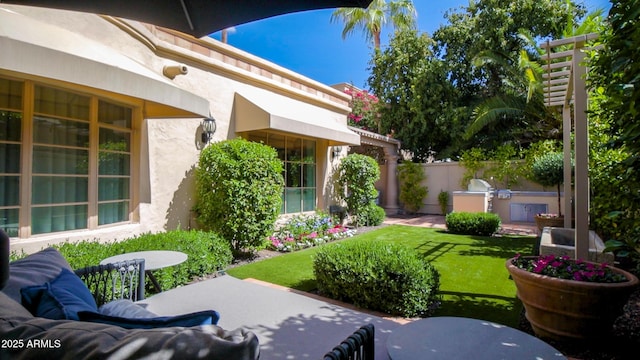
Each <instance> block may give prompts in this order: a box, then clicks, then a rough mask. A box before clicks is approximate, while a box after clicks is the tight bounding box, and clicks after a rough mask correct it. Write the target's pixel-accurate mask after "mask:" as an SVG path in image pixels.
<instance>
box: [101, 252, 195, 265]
mask: <svg viewBox="0 0 640 360" xmlns="http://www.w3.org/2000/svg"><path fill="white" fill-rule="evenodd" d="M133 259H144V269H145V270H157V269H162V268H166V267H169V266H174V265H178V264H181V263H183V262H185V261H186V260H187V254H185V253H183V252H180V251H168V250H149V251H137V252H130V253H126V254H120V255H116V256H111V257H108V258H106V259H104V260H102V261H100V265H104V264H109V263H114V262H118V261H124V260H133Z"/></svg>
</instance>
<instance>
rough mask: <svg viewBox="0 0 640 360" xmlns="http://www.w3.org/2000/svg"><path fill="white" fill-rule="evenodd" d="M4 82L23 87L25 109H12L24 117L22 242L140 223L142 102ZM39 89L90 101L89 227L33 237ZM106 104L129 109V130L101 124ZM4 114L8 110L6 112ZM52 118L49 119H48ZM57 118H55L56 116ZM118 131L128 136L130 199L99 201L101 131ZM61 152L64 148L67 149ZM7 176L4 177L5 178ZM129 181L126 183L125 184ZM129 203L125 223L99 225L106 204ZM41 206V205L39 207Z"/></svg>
mask: <svg viewBox="0 0 640 360" xmlns="http://www.w3.org/2000/svg"><path fill="white" fill-rule="evenodd" d="M0 78H1V79H6V80H10V81H17V82H20V83H21V84H22V108H21V109H11V110H10V111H15V112H21V113H22V124H21V126H22V130H21V132H22V133H21V143H20V146H21V147H20V152H21V153H20V181H19V182H20V183H19V191H20V194H19V199H20V200H19V205H18V208H19V225H18V235H17V237H19V238H31V237H38V236H47V235H51V234H56V233H65V232H71V231H79V230H80V231H82V230H85V231H88V230H97V229H100V228H105V227H112V226H121V225H126V224H130V223H133V222H137V221H139V213H138V211H139V210H138V204H139V194H138V191H137V190H136V189H137V187H136V185H135V184H137V183H139V170H138V166H137V164H138V163H139V154H140V139H139V136H138V134H139V128H140V125H141V123H142V118H143V116H142V109H143V102H142V101H141V100H138V99H132V98H130V97H127V96H124V95H119V94H112V93H109V92H106V91H102V90H95V89H89V88H84V87H81V86H60V85H59V84H57V83H55V82H48V81H41V80H32V79H25V78H19V77H15V76H8V75H5V74H0ZM65 85H66V84H65ZM36 86H42V87H46V88H52V89H56V90H60V91H64V92H67V93H72V94H77V95H79V96H85V97H88V98H89V99H90V100H89V104H90V105H89V119H88V123H89V147H88V153H89V155H88V163H89V164H88V166H89V170H88V194H87V198H88V201H87V221H86V227H82V228H78V229H74V230H62V231H50V232H42V233H38V234H33V233H32V226H33V222H32V216H31V213H32V209H33V208H34V207H35V206H36V205H35V204H32V193H31V183H32V180H33V176H34V172H33V155H34V146H37V144H36V143H35V141H34V139H33V136H34V135H33V134H34V118H35V116H36V113H35V100H36V99H35V93H36V91H35V88H36ZM101 101H102V102H106V103H108V104H112V105H117V106H122V107H126V108H128V109H129V111H130V114H131V121H130V128H128V129H127V128H123V127H119V126H114V125H112V124H109V123H102V122H100V121H99V119H98V104H99V103H100V102H101ZM3 110H5V109H4V108H3ZM37 116H42V114H41V113H38V114H37ZM46 116H49V115H46ZM54 117H55V116H54ZM101 128H107V129H111V130H113V129H115V130H117V131H125V132H128V134H129V151H128V156H129V164H128V175H127V176H128V182H127V183H128V197H127V199H117V200H113V201H111V200H108V201H100V200H99V195H98V189H99V186H98V183H99V179H100V178H101V176H100V174H99V168H98V167H99V165H98V156H99V152H100V149H99V142H100V137H99V136H100V129H101ZM62 148H65V147H64V146H63V147H62ZM4 175H6V174H3V176H4ZM120 175H122V174H119V175H115V177H120V178H123V177H124V176H120ZM125 181H126V180H125ZM122 201H126V202H128V209H127V210H126V212H125V213H124V220H123V221H116V222H113V223H107V224H104V225H99V224H98V222H99V220H98V215H99V210H98V209H99V206H100V204H103V203H109V202H122ZM74 204H75V203H55V204H52V205H51V207H52V208H53V207H55V206H66V205H74ZM2 205H4V204H0V209H7V208H13V207H15V206H2ZM37 206H41V205H37Z"/></svg>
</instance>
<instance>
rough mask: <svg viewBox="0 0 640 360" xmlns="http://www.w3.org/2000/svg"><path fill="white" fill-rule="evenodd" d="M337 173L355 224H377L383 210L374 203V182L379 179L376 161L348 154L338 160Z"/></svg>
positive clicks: (359, 155) (376, 195) (380, 219)
mask: <svg viewBox="0 0 640 360" xmlns="http://www.w3.org/2000/svg"><path fill="white" fill-rule="evenodd" d="M338 173H339V177H338V186H340V188H341V189H345V191H346V196H344V200H345V202H346V203H347V209H348V211H349V213H350V214H351V215H353V216H354V217H355V225H356V226H360V225H379V224H380V223H381V222H382V220H383V219H384V210H383V209H382V208H381V207H379V206H377V205H376V204H375V200H376V198H377V197H378V191H377V190H376V187H375V183H376V181H378V180H379V179H380V168H379V167H378V164H377V163H376V161H375V160H374V159H373V158H372V157H369V156H366V155H361V154H350V155H347V157H345V158H344V159H342V161H341V162H340V165H339V166H338ZM381 216H382V217H381Z"/></svg>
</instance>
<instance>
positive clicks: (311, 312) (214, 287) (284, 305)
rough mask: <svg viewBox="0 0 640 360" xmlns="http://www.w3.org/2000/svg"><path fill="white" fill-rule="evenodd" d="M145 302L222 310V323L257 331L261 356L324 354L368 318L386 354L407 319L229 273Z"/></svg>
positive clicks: (174, 311)
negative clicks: (395, 332) (395, 331)
mask: <svg viewBox="0 0 640 360" xmlns="http://www.w3.org/2000/svg"><path fill="white" fill-rule="evenodd" d="M140 303H141V304H146V308H147V309H148V310H150V311H153V312H155V313H156V314H159V315H179V314H184V313H188V312H193V311H201V310H211V309H213V310H217V311H218V312H219V313H220V321H219V322H218V325H219V326H221V327H222V328H224V329H236V328H238V327H243V328H245V329H247V330H250V331H252V332H254V333H255V334H256V335H257V336H258V339H259V341H260V359H261V360H265V359H267V360H268V359H322V356H323V355H324V354H325V353H326V352H328V351H329V350H331V349H332V348H333V347H334V346H336V345H338V344H339V343H340V342H341V341H342V340H344V339H345V338H346V337H347V336H349V335H350V334H351V333H353V332H354V331H355V330H357V329H358V328H359V327H360V326H362V325H365V324H368V323H372V324H374V326H375V344H376V350H375V351H376V359H380V360H387V359H389V357H388V355H387V351H386V348H385V343H386V341H387V336H388V335H389V333H390V332H391V331H392V330H393V329H395V328H396V327H398V326H400V325H401V323H402V321H394V320H395V319H390V318H384V317H381V316H378V315H373V314H368V313H364V312H361V311H356V310H353V309H352V308H350V307H348V306H346V305H345V306H341V305H339V304H337V303H334V302H329V301H326V300H324V301H323V300H320V299H315V298H312V297H309V296H305V295H302V294H299V293H297V292H295V291H292V290H290V289H286V288H281V287H277V286H272V285H270V284H266V283H262V282H259V281H256V280H240V279H236V278H234V277H232V276H229V275H223V276H220V277H217V278H214V279H210V280H206V281H202V282H198V283H195V284H191V285H188V286H183V287H179V288H176V289H172V290H168V291H165V292H162V293H159V294H156V295H154V296H152V297H150V298H147V299H145V300H142V301H141V302H140Z"/></svg>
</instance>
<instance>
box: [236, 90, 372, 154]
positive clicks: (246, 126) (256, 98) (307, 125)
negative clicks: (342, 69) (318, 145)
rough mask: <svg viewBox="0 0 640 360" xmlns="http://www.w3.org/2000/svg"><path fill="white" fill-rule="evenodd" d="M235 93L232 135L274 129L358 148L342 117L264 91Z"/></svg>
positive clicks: (356, 140) (353, 135) (358, 143)
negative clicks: (234, 128)
mask: <svg viewBox="0 0 640 360" xmlns="http://www.w3.org/2000/svg"><path fill="white" fill-rule="evenodd" d="M254 92H255V93H252V94H249V91H247V92H246V93H243V94H239V93H236V94H235V100H234V101H235V103H234V111H235V121H236V132H247V131H256V130H276V131H280V132H287V133H292V134H297V135H303V136H309V137H313V138H318V139H326V140H329V144H330V145H360V135H358V134H356V133H354V132H353V131H351V130H349V129H348V128H347V125H346V124H344V123H342V122H341V121H343V122H346V115H345V114H339V113H336V112H334V111H331V110H328V109H324V108H321V107H319V106H315V105H311V104H308V103H305V102H302V101H299V100H296V99H292V98H288V97H286V96H283V95H279V94H276V93H273V92H269V91H266V90H261V91H258V90H255V91H254Z"/></svg>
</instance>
